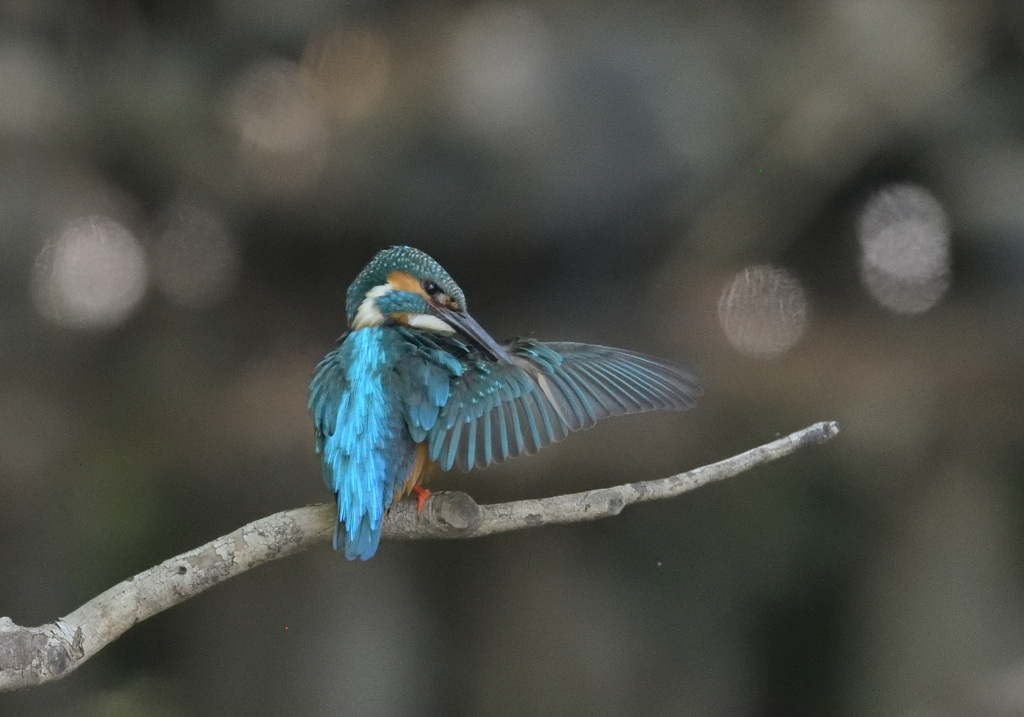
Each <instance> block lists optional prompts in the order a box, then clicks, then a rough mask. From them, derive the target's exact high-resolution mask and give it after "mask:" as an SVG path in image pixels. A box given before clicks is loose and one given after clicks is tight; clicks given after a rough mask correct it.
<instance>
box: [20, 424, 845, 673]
mask: <svg viewBox="0 0 1024 717" xmlns="http://www.w3.org/2000/svg"><path fill="white" fill-rule="evenodd" d="M838 433H839V425H838V424H836V423H834V422H824V423H816V424H814V425H813V426H809V427H807V428H805V429H803V430H801V431H797V432H796V433H793V434H791V435H789V436H786V437H785V438H780V439H779V440H776V441H772V442H771V443H767V444H765V445H763V446H760V447H758V448H754V449H752V450H749V451H747V452H745V453H741V454H739V455H737V456H733V457H732V458H727V459H726V460H724V461H720V462H718V463H714V464H711V465H708V466H704V467H702V468H696V469H694V470H692V471H688V472H686V473H680V474H678V475H674V476H670V477H668V478H662V479H659V480H651V481H644V482H640V483H627V484H625V485H619V486H615V487H613V488H602V489H599V490H592V491H587V492H585V493H574V494H571V495H560V496H554V497H551V498H541V499H537V500H520V501H515V502H513V503H498V504H494V505H478V504H477V503H476V502H475V501H474V500H473V499H472V498H470V497H469V496H468V495H466V494H465V493H435V494H434V495H433V496H432V497H431V498H430V499H429V500H428V501H427V503H426V505H425V506H424V509H423V511H422V512H421V513H417V512H416V508H415V501H412V500H406V501H402V502H401V503H399V504H398V505H396V506H395V507H394V508H392V510H391V511H390V512H389V513H388V515H387V517H386V518H385V521H384V530H383V533H384V536H385V537H388V538H396V539H422V538H476V537H480V536H484V535H492V534H494V533H503V532H507V531H510V530H518V529H521V528H532V527H536V526H539V525H552V524H557V523H575V522H582V521H586V520H597V519H598V518H606V517H609V516H613V515H618V514H619V513H620V512H622V509H623V508H624V507H625V506H627V505H630V504H631V503H640V502H643V501H647V500H658V499H661V498H671V497H673V496H677V495H680V494H682V493H685V492H687V491H690V490H693V489H694V488H699V487H700V486H702V485H706V484H707V483H712V482H714V481H718V480H722V479H723V478H729V477H731V476H734V475H736V474H738V473H742V472H743V471H746V470H749V469H750V468H753V467H754V466H757V465H760V464H762V463H768V462H769V461H773V460H776V459H778V458H782V457H784V456H787V455H789V454H790V453H792V452H794V451H796V450H798V449H799V448H802V447H804V446H807V445H811V444H817V443H824V442H825V441H827V440H829V439H830V438H832V437H834V436H835V435H836V434H838ZM334 511H335V508H334V506H333V505H331V504H327V503H324V504H321V505H312V506H307V507H305V508H297V509H295V510H286V511H284V512H281V513H275V514H274V515H271V516H268V517H266V518H261V519H260V520H257V521H254V522H252V523H249V524H248V525H246V526H243V527H242V528H239V529H238V530H236V531H234V532H233V533H230V534H228V535H225V536H223V537H221V538H217V539H216V540H214V541H211V542H209V543H207V544H206V545H203V546H202V547H199V548H196V549H195V550H190V551H189V552H187V553H182V554H181V555H178V556H177V557H174V558H171V559H170V560H165V561H164V562H162V563H160V564H159V565H157V566H155V567H152V568H150V569H149V570H145V571H143V572H141V573H139V574H138V575H136V576H135V577H133V578H129V579H128V580H125V581H123V582H120V583H118V584H117V585H115V586H114V587H112V588H110V589H109V590H107V591H106V592H104V593H102V594H100V595H98V596H96V597H95V598H93V599H92V600H90V601H89V602H87V603H85V604H84V605H82V606H81V607H80V608H78V609H77V610H75V611H74V612H72V613H70V614H69V615H66V616H65V617H62V618H60V619H58V620H56V621H55V622H52V623H48V624H46V625H42V626H40V627H21V626H19V625H16V624H15V623H14V622H13V621H12V620H11V619H10V618H7V617H0V692H3V691H8V690H14V689H18V688H21V687H28V686H31V685H40V684H43V683H45V682H50V681H52V680H56V679H59V678H61V677H63V676H65V675H66V674H68V673H69V672H71V671H72V670H74V669H75V668H77V667H78V666H79V665H81V664H82V663H83V662H85V661H86V660H88V659H89V658H90V657H92V656H93V655H95V654H96V653H97V652H99V651H100V650H101V649H102V648H103V647H104V646H106V645H108V644H109V643H111V642H113V641H114V640H116V639H117V638H118V637H120V636H121V635H122V634H123V633H124V632H125V631H126V630H127V629H128V628H130V627H131V626H132V625H135V624H136V623H138V622H141V621H143V620H145V619H146V618H148V617H151V616H153V615H156V614H157V613H159V612H162V611H163V610H166V609H167V608H169V607H171V606H172V605H177V604H178V603H181V602H184V601H185V600H187V599H189V598H191V597H193V596H195V595H198V594H199V593H201V592H202V591H204V590H206V589H207V588H210V587H213V586H214V585H216V584H217V583H219V582H222V581H224V580H227V579H228V578H231V577H234V576H235V575H239V574H241V573H244V572H245V571H247V570H250V569H252V568H255V567H256V566H258V565H262V564H263V563H267V562H270V561H271V560H277V559H278V558H283V557H286V556H289V555H293V554H295V553H298V552H300V551H303V550H305V549H307V548H310V547H313V546H314V545H321V544H324V543H326V542H327V541H328V540H329V539H330V536H331V534H332V532H333V530H334V520H335V512H334Z"/></svg>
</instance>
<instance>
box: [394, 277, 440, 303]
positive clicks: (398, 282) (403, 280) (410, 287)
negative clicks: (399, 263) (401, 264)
mask: <svg viewBox="0 0 1024 717" xmlns="http://www.w3.org/2000/svg"><path fill="white" fill-rule="evenodd" d="M388 283H389V284H391V286H392V287H393V288H394V289H395V290H396V291H408V292H409V293H411V294H419V295H420V296H422V297H423V298H425V299H428V300H429V299H430V297H429V296H427V292H425V291H423V287H422V286H420V282H419V281H417V280H416V277H414V276H413V275H412V274H409V273H407V272H404V271H393V272H391V273H390V274H388Z"/></svg>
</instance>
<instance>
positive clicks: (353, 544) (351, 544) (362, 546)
mask: <svg viewBox="0 0 1024 717" xmlns="http://www.w3.org/2000/svg"><path fill="white" fill-rule="evenodd" d="M379 544H380V525H377V527H376V528H374V527H373V525H372V524H371V521H370V516H369V515H364V516H363V517H362V519H361V520H360V521H359V525H358V526H356V529H355V530H348V529H347V526H346V525H345V524H344V523H342V522H341V521H338V522H337V523H336V524H335V526H334V549H335V550H341V549H342V547H344V548H345V557H346V558H348V559H349V560H355V559H356V558H359V559H360V560H369V559H370V558H372V557H373V554H374V553H376V552H377V546H378V545H379Z"/></svg>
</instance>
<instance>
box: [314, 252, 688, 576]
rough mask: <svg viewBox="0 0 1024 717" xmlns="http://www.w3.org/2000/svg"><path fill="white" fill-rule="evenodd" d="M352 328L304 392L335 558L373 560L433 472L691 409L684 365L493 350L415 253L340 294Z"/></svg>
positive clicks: (459, 299)
mask: <svg viewBox="0 0 1024 717" xmlns="http://www.w3.org/2000/svg"><path fill="white" fill-rule="evenodd" d="M345 308H346V315H347V323H348V326H347V330H346V331H345V333H344V334H343V335H342V337H341V338H340V339H339V342H338V347H337V348H336V349H334V350H333V351H331V352H330V353H328V354H327V356H325V357H324V359H323V360H322V361H321V362H320V363H319V365H318V366H317V368H316V370H315V372H314V375H313V380H312V382H311V383H310V387H309V406H308V407H309V412H310V415H311V416H312V418H313V423H314V434H315V438H316V450H317V453H319V454H320V456H321V458H322V463H323V474H324V482H325V483H326V484H327V487H328V489H330V490H331V491H332V492H333V493H334V496H335V500H336V503H337V507H338V518H337V522H336V524H335V530H334V548H335V550H341V549H344V550H345V556H346V557H347V558H348V559H349V560H354V559H356V558H359V559H362V560H368V559H369V558H370V557H372V556H373V554H374V553H375V552H376V551H377V546H378V543H379V542H380V534H381V522H382V521H383V519H384V515H385V514H386V513H387V511H388V508H389V507H390V506H391V505H392V504H393V503H394V502H395V501H397V500H399V499H401V498H402V497H404V496H406V495H409V494H411V493H413V492H416V493H417V499H418V504H417V508H418V509H420V510H422V508H423V504H424V502H425V501H426V499H427V497H428V496H429V494H430V493H429V491H428V490H427V489H426V488H423V487H422V485H421V482H422V480H423V478H424V475H425V474H426V472H427V471H428V469H430V468H431V467H432V466H437V467H439V468H440V469H442V470H445V471H447V470H450V469H452V468H453V467H458V468H460V469H462V470H469V469H471V468H483V467H486V466H488V465H491V464H492V463H500V462H502V461H504V460H506V459H507V458H512V457H515V456H518V455H521V454H533V453H535V452H537V451H538V450H540V449H541V448H543V447H545V446H548V445H550V444H551V443H555V442H557V441H561V440H563V439H564V438H565V437H566V436H568V435H569V433H572V432H573V431H577V430H580V429H582V428H589V427H591V426H593V425H594V423H595V422H596V421H597V420H598V419H600V418H605V417H606V416H618V415H623V414H629V413H642V412H645V411H654V410H660V409H667V410H681V409H685V408H690V407H691V406H693V405H694V403H695V401H696V398H697V396H699V395H700V394H701V389H700V387H699V386H698V384H697V379H696V378H695V377H694V375H693V374H691V373H690V372H689V371H687V370H686V369H685V368H683V367H682V366H679V365H677V364H675V363H672V362H670V361H665V360H662V359H659V358H655V357H653V356H646V355H644V354H640V353H635V352H633V351H626V350H624V349H618V348H611V347H609V346H597V345H593V344H581V343H568V342H557V343H553V342H541V341H535V340H532V339H516V340H513V341H509V342H504V343H499V342H497V341H495V340H494V339H493V338H492V337H491V336H490V334H488V333H487V332H486V331H485V330H484V329H483V328H482V327H481V326H480V324H478V323H477V322H476V321H475V320H474V319H473V318H472V317H471V316H470V315H469V313H468V311H467V310H466V297H465V295H464V294H463V292H462V289H461V288H459V285H458V284H456V283H455V281H454V280H453V279H452V278H451V276H449V275H448V272H446V271H445V270H444V269H443V268H441V265H440V264H438V263H437V262H436V261H434V259H432V258H431V257H429V256H427V254H425V253H423V252H422V251H420V250H418V249H414V248H412V247H408V246H395V247H391V248H389V249H385V250H382V251H380V252H379V253H378V254H377V255H376V256H374V257H373V259H372V260H371V261H370V263H369V264H367V265H366V266H365V267H364V268H363V270H362V271H361V272H359V275H358V276H356V279H355V281H354V282H353V283H352V285H351V286H349V288H348V292H347V295H346V302H345Z"/></svg>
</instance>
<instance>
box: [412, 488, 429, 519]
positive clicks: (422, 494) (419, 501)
mask: <svg viewBox="0 0 1024 717" xmlns="http://www.w3.org/2000/svg"><path fill="white" fill-rule="evenodd" d="M413 490H414V491H416V512H417V513H420V512H422V511H423V504H424V503H426V502H427V498H429V497H430V491H429V490H427V489H426V488H424V487H423V486H421V485H416V486H413Z"/></svg>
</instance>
